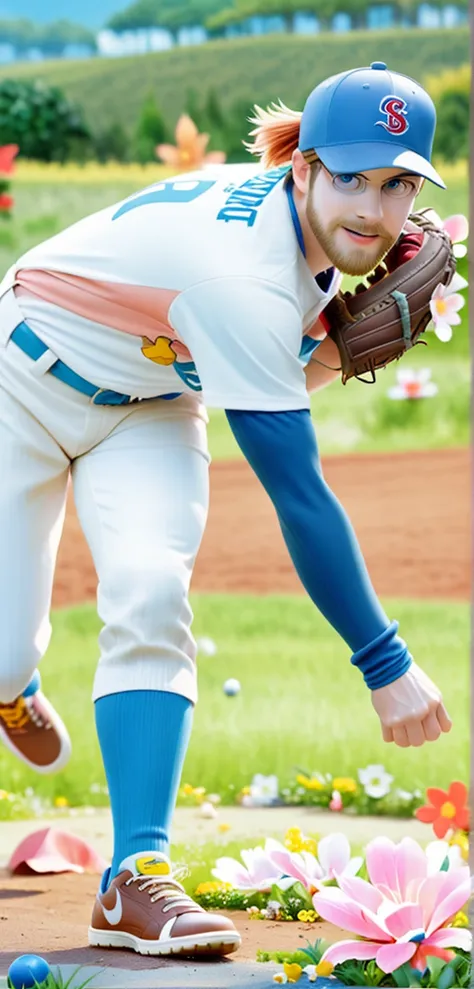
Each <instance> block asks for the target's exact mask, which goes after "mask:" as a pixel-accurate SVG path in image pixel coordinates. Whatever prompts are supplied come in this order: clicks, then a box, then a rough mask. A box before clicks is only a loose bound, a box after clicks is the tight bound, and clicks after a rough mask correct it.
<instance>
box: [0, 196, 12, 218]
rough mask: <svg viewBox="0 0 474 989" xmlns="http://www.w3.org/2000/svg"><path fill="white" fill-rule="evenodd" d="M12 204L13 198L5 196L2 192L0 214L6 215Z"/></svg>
mask: <svg viewBox="0 0 474 989" xmlns="http://www.w3.org/2000/svg"><path fill="white" fill-rule="evenodd" d="M13 203H14V199H13V196H7V195H6V194H5V193H4V192H2V193H1V194H0V213H6V212H7V211H8V210H9V209H11V208H12V206H13Z"/></svg>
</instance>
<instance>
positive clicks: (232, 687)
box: [222, 677, 240, 697]
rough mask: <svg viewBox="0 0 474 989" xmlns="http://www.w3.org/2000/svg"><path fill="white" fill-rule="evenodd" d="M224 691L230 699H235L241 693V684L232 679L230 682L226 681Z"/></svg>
mask: <svg viewBox="0 0 474 989" xmlns="http://www.w3.org/2000/svg"><path fill="white" fill-rule="evenodd" d="M222 689H223V691H224V693H225V694H227V696H228V697H235V695H236V694H238V693H240V683H239V681H238V680H234V679H233V678H232V677H231V678H230V680H226V682H225V684H224V686H223V688H222Z"/></svg>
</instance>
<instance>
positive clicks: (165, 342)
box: [142, 337, 176, 366]
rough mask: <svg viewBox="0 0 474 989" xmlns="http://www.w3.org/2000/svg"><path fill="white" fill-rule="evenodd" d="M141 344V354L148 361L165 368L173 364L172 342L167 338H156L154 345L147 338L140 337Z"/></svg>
mask: <svg viewBox="0 0 474 989" xmlns="http://www.w3.org/2000/svg"><path fill="white" fill-rule="evenodd" d="M142 343H143V346H142V354H143V356H144V357H147V358H148V360H149V361H154V363H155V364H164V365H165V366H166V365H169V364H174V362H175V360H176V354H175V352H174V350H172V348H171V343H172V341H171V340H169V339H168V337H157V338H156V340H155V342H154V343H153V341H152V340H150V339H149V338H148V337H142Z"/></svg>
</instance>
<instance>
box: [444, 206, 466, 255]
mask: <svg viewBox="0 0 474 989" xmlns="http://www.w3.org/2000/svg"><path fill="white" fill-rule="evenodd" d="M443 230H446V233H447V234H448V237H449V238H450V240H451V242H452V243H453V245H454V249H453V253H454V256H455V257H456V258H463V257H465V255H466V254H467V247H465V245H464V244H460V243H459V241H460V240H466V239H467V237H468V234H469V223H468V221H467V219H466V217H465V216H463V214H462V213H454V214H453V215H452V216H448V217H447V219H446V220H444V222H443Z"/></svg>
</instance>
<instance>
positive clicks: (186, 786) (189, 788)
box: [183, 783, 194, 797]
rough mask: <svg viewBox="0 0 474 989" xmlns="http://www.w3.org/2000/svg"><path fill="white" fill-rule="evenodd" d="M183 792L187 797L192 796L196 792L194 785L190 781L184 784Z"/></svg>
mask: <svg viewBox="0 0 474 989" xmlns="http://www.w3.org/2000/svg"><path fill="white" fill-rule="evenodd" d="M183 793H184V795H185V796H186V797H190V796H191V794H192V793H194V787H193V786H191V784H190V783H185V784H184V786H183Z"/></svg>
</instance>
